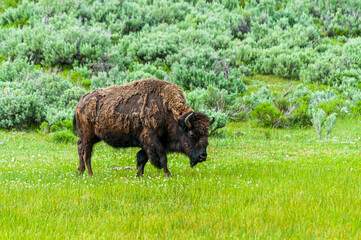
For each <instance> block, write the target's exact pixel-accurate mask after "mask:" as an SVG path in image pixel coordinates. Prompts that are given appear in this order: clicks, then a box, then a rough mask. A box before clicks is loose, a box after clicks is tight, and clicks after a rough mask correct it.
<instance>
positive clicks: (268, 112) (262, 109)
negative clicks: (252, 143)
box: [252, 102, 286, 128]
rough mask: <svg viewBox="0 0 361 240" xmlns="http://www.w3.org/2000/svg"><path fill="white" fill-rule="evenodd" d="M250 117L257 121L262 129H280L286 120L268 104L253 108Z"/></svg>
mask: <svg viewBox="0 0 361 240" xmlns="http://www.w3.org/2000/svg"><path fill="white" fill-rule="evenodd" d="M252 116H253V117H255V118H256V119H257V120H258V123H259V124H260V125H261V126H263V127H275V128H281V127H284V126H285V125H286V124H285V122H286V119H285V117H284V116H283V115H282V113H281V111H280V110H278V109H277V108H275V107H274V106H272V105H271V103H269V102H265V103H262V104H260V105H258V106H256V107H255V108H254V111H253V112H252Z"/></svg>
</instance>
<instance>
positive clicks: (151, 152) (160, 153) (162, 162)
mask: <svg viewBox="0 0 361 240" xmlns="http://www.w3.org/2000/svg"><path fill="white" fill-rule="evenodd" d="M146 152H147V155H148V158H149V159H150V162H151V163H152V164H153V165H154V166H155V167H157V168H163V171H164V174H165V176H166V177H167V176H170V172H169V170H168V166H167V154H166V151H165V150H164V148H163V146H162V145H161V144H155V147H153V148H148V149H147V150H146Z"/></svg>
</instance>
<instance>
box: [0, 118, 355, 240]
mask: <svg viewBox="0 0 361 240" xmlns="http://www.w3.org/2000/svg"><path fill="white" fill-rule="evenodd" d="M360 121H361V118H358V119H339V120H338V122H337V125H336V128H335V129H334V131H333V133H332V134H331V136H330V137H329V138H328V139H326V140H322V141H321V140H319V139H318V135H317V133H316V132H315V131H314V129H312V128H308V129H293V130H276V129H265V128H259V127H257V125H256V124H255V122H253V121H247V122H230V123H228V124H227V127H226V128H225V129H226V132H227V137H226V138H211V139H210V146H209V148H208V156H209V157H208V159H207V161H206V162H205V163H201V164H198V165H197V166H196V167H194V168H190V166H189V159H188V158H186V157H185V156H183V155H178V154H168V160H169V169H170V171H171V173H172V176H171V177H169V178H167V177H164V175H163V172H162V171H160V170H157V169H155V168H154V167H153V166H151V165H150V164H147V166H146V168H145V175H144V177H142V178H136V177H135V175H136V170H135V169H126V170H116V169H114V167H117V166H119V167H124V166H134V165H135V164H136V157H135V154H136V151H137V149H121V150H117V149H113V148H111V147H109V146H107V145H105V144H104V143H99V144H98V145H96V147H95V149H94V152H93V153H94V154H93V158H92V166H93V171H94V176H93V177H88V176H87V175H86V174H84V175H83V176H80V177H79V176H77V175H76V168H77V165H78V156H77V150H76V144H74V143H69V144H56V143H54V142H52V141H50V140H49V138H48V137H44V136H41V135H38V134H36V133H25V132H12V131H10V132H9V131H0V142H4V143H5V144H4V145H0V186H1V188H0V189H1V190H0V215H1V217H0V238H1V239H154V238H159V239H237V238H240V239H242V238H260V239H280V238H281V239H290V238H291V239H304V238H308V239H319V238H322V239H357V238H360V237H361V233H360V231H359V229H360V227H361V221H360V219H361V213H360V211H359V207H360V206H361V181H360V173H361V163H360V161H359V159H360V147H361V146H360V145H361V144H360V135H361V129H360V128H357V127H352V128H351V127H350V126H359V125H360Z"/></svg>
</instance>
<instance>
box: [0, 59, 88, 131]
mask: <svg viewBox="0 0 361 240" xmlns="http://www.w3.org/2000/svg"><path fill="white" fill-rule="evenodd" d="M0 76H2V78H1V80H3V79H4V80H7V81H1V82H0V104H1V106H2V107H1V109H0V127H2V128H27V127H30V126H31V125H37V124H40V123H41V122H42V121H47V122H48V123H49V124H54V123H55V122H57V121H59V120H65V119H69V118H70V117H72V116H73V114H74V110H73V109H74V107H75V105H76V103H77V102H78V101H79V99H80V97H81V96H82V95H83V94H84V93H85V90H83V89H81V88H79V87H74V86H73V85H72V84H71V83H70V82H69V81H68V80H67V79H63V78H62V77H61V76H60V75H55V74H48V73H43V72H42V71H41V70H36V68H35V66H34V65H28V64H27V63H26V62H25V60H17V61H15V62H14V64H10V62H5V63H3V64H2V65H1V66H0Z"/></svg>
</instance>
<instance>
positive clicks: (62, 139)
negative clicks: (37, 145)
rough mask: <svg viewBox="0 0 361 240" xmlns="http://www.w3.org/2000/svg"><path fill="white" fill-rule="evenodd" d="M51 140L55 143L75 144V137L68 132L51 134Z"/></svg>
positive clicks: (62, 131)
mask: <svg viewBox="0 0 361 240" xmlns="http://www.w3.org/2000/svg"><path fill="white" fill-rule="evenodd" d="M51 139H52V140H53V141H54V142H57V143H69V142H71V143H75V142H76V137H75V135H74V133H73V132H72V131H70V130H60V131H57V132H54V133H53V134H52V137H51Z"/></svg>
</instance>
